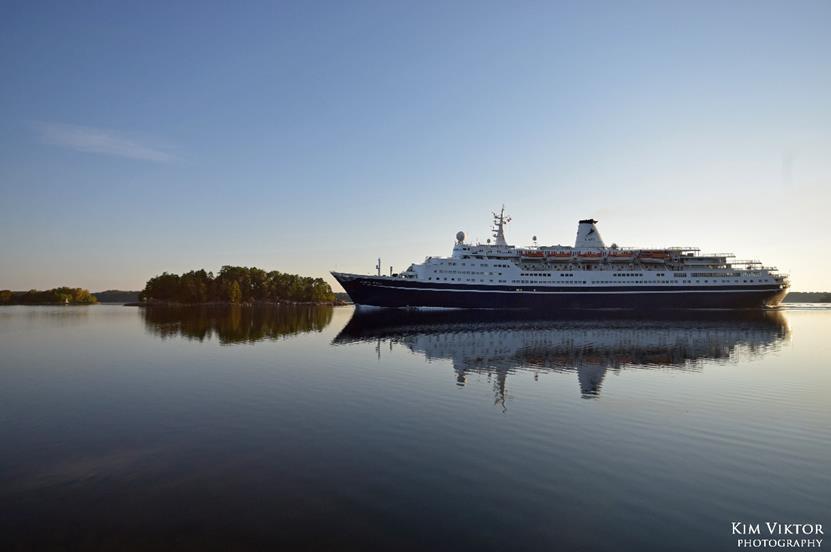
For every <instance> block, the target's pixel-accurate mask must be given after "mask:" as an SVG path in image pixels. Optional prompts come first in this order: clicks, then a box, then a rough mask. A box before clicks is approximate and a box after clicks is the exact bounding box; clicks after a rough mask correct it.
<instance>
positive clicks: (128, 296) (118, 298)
mask: <svg viewBox="0 0 831 552" xmlns="http://www.w3.org/2000/svg"><path fill="white" fill-rule="evenodd" d="M139 293H141V292H140V291H121V290H120V289H108V290H107V291H96V292H95V293H93V295H95V298H96V299H98V302H99V303H135V302H136V301H138V300H139Z"/></svg>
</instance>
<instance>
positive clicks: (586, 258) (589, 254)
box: [577, 251, 603, 263]
mask: <svg viewBox="0 0 831 552" xmlns="http://www.w3.org/2000/svg"><path fill="white" fill-rule="evenodd" d="M577 259H578V260H579V261H582V262H584V263H586V262H588V263H592V262H595V263H596V262H599V261H602V260H603V252H601V251H581V252H580V253H578V254H577Z"/></svg>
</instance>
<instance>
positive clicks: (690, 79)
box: [0, 1, 831, 290]
mask: <svg viewBox="0 0 831 552" xmlns="http://www.w3.org/2000/svg"><path fill="white" fill-rule="evenodd" d="M2 12H3V13H2V17H0V288H11V289H27V288H30V287H38V288H45V287H52V286H55V285H59V284H68V285H73V286H81V287H86V288H90V289H92V290H100V289H105V288H121V289H140V288H141V287H142V286H143V284H144V282H145V280H146V279H147V278H148V277H150V276H152V275H155V274H158V273H160V272H162V271H164V270H167V271H172V272H181V271H185V270H189V269H192V268H201V267H204V268H207V269H209V270H217V269H218V268H219V267H220V266H221V265H223V264H239V265H255V266H259V267H262V268H265V269H278V270H283V271H288V272H299V273H306V274H313V275H321V276H323V275H325V274H326V273H327V271H328V270H330V269H339V270H347V271H356V272H371V271H372V270H373V266H374V264H375V259H376V258H377V257H378V256H380V257H382V259H383V263H384V265H385V266H386V265H390V264H393V265H395V266H396V268H397V269H400V268H404V267H406V265H407V264H408V263H409V262H411V261H415V260H421V259H423V258H424V257H425V256H427V255H438V254H448V253H449V252H450V248H451V246H452V241H453V236H454V234H455V233H456V231H457V230H460V229H462V230H465V231H466V232H467V234H468V236H470V237H471V238H474V239H475V238H477V237H478V238H481V239H482V240H484V239H485V238H486V237H487V236H488V225H489V223H490V210H491V209H495V208H498V207H499V205H501V204H502V203H505V204H506V205H507V208H508V210H509V211H510V213H511V214H512V215H513V216H514V219H515V220H514V222H513V223H512V224H511V225H510V227H509V228H508V232H507V233H508V239H509V241H511V242H515V243H518V244H525V243H528V242H530V238H531V236H532V235H534V234H536V235H538V236H539V238H540V241H541V242H543V243H546V244H548V243H571V242H572V240H573V238H574V233H575V230H576V221H577V220H578V219H579V218H583V217H589V216H594V217H595V218H597V219H599V220H600V225H599V227H600V230H601V233H602V234H603V236H604V238H605V239H606V241H607V242H612V241H614V242H617V243H619V244H622V245H699V246H700V247H702V248H703V249H705V250H717V251H724V250H728V251H731V250H732V251H734V252H736V253H737V254H738V255H739V256H740V257H742V258H748V257H754V258H761V259H762V260H763V261H765V262H766V263H770V264H777V265H779V266H780V267H781V268H784V269H787V270H788V271H790V273H791V275H792V281H793V284H794V289H797V290H800V289H801V290H808V289H829V288H831V282H829V279H828V274H829V273H831V252H829V250H828V244H829V236H831V222H829V220H831V219H829V216H828V206H829V199H831V32H830V31H829V29H831V2H828V1H821V2H799V1H797V2H785V1H783V2H757V1H748V2H714V3H708V2H700V1H695V2H692V1H690V2H655V3H645V2H610V3H595V2H562V3H558V2H484V1H475V2H461V1H460V2H406V3H405V2H394V1H393V2H390V1H379V2H372V3H364V2H327V3H315V2H293V3H278V2H266V3H255V2H242V3H240V2H226V3H209V2H192V3H188V2H159V3H152V2H134V3H115V2H95V3H93V2H88V3H67V2H56V3H51V4H50V3H46V2H5V3H4V4H3V10H2ZM330 281H332V280H331V279H330Z"/></svg>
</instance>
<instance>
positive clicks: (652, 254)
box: [638, 251, 670, 264]
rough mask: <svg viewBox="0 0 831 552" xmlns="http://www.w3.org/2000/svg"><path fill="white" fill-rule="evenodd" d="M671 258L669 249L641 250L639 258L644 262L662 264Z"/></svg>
mask: <svg viewBox="0 0 831 552" xmlns="http://www.w3.org/2000/svg"><path fill="white" fill-rule="evenodd" d="M669 259H670V255H669V252H668V251H641V253H640V255H638V260H640V261H641V262H642V263H653V264H662V263H665V262H667V261H668V260H669Z"/></svg>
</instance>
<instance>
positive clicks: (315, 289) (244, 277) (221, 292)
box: [139, 266, 335, 303]
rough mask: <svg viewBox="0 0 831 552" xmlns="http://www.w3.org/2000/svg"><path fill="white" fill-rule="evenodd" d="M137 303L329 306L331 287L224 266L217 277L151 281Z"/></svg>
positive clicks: (197, 274)
mask: <svg viewBox="0 0 831 552" xmlns="http://www.w3.org/2000/svg"><path fill="white" fill-rule="evenodd" d="M139 300H141V301H148V302H164V303H255V302H275V303H276V302H280V301H298V302H313V303H331V302H332V301H334V300H335V294H334V293H332V288H331V287H330V286H329V284H327V283H326V282H325V281H324V280H323V279H322V278H310V277H306V276H298V275H296V274H284V273H282V272H278V271H276V270H272V271H271V272H266V271H265V270H262V269H259V268H253V267H252V268H248V267H243V266H223V267H222V269H221V270H220V271H219V274H217V275H214V274H213V273H212V272H206V271H205V270H192V271H190V272H187V273H185V274H182V275H181V276H179V275H178V274H168V273H167V272H165V273H163V274H161V275H160V276H156V277H154V278H150V280H148V282H147V285H146V286H144V290H143V291H142V292H141V294H140V295H139Z"/></svg>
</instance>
